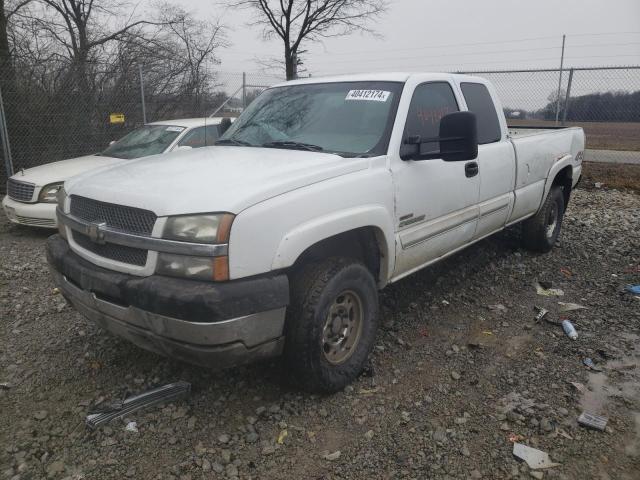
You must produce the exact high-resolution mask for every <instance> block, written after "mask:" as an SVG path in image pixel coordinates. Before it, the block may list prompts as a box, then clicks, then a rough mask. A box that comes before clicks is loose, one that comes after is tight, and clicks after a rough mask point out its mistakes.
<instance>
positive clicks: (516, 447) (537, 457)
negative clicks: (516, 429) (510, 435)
mask: <svg viewBox="0 0 640 480" xmlns="http://www.w3.org/2000/svg"><path fill="white" fill-rule="evenodd" d="M513 455H514V456H516V457H517V458H519V459H520V460H524V461H525V462H527V465H529V468H531V469H532V470H541V469H543V468H552V467H557V466H559V465H560V464H559V463H556V462H552V461H551V459H550V458H549V454H548V453H547V452H543V451H542V450H538V449H536V448H531V447H528V446H526V445H523V444H522V443H514V444H513Z"/></svg>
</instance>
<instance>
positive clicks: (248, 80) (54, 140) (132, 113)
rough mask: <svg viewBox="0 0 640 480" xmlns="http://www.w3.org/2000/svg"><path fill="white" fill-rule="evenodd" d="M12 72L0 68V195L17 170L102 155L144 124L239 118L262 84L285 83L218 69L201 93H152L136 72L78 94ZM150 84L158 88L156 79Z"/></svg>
mask: <svg viewBox="0 0 640 480" xmlns="http://www.w3.org/2000/svg"><path fill="white" fill-rule="evenodd" d="M9 73H10V72H0V95H1V96H2V105H1V106H0V143H1V145H0V192H1V193H5V191H6V181H7V178H8V177H9V176H11V174H12V173H14V172H16V171H18V170H20V169H22V168H24V169H26V168H30V167H35V166H38V165H42V164H45V163H50V162H55V161H58V160H63V159H68V158H74V157H79V156H82V155H87V154H91V153H94V152H99V151H101V150H103V149H104V148H106V147H107V146H108V145H109V143H110V142H111V141H113V140H117V139H119V138H121V137H122V136H124V135H125V134H127V133H129V132H130V131H131V130H133V129H135V128H137V127H139V126H141V125H142V124H144V123H145V122H146V123H148V122H154V121H160V120H171V119H180V118H192V117H207V116H210V115H212V114H214V113H215V115H216V116H228V117H235V116H238V115H239V114H240V112H242V110H243V108H244V106H246V105H248V104H249V103H250V102H251V101H252V100H253V99H254V98H255V97H256V96H258V95H259V94H260V93H261V92H262V91H263V90H264V89H265V88H267V87H269V86H271V85H273V84H275V83H278V82H281V81H282V78H278V77H275V76H269V75H261V74H244V73H224V72H219V73H215V74H211V75H209V76H208V82H207V84H206V88H202V89H201V91H198V89H192V90H195V91H190V92H188V93H184V92H183V91H177V92H176V91H172V89H170V88H169V89H168V88H162V89H160V90H162V91H161V92H160V93H156V92H154V91H150V90H151V89H150V88H145V87H148V85H147V84H146V82H145V73H144V71H142V69H140V70H139V71H138V72H136V73H137V75H132V76H130V78H129V79H128V80H127V81H122V82H118V84H114V85H106V86H102V87H101V88H100V89H92V93H91V94H88V95H81V93H79V92H82V90H81V89H77V88H74V89H71V88H69V89H66V88H60V87H59V86H57V87H56V88H47V86H46V85H45V86H43V85H42V84H38V85H28V84H25V83H24V82H19V81H18V82H16V81H15V78H8V75H9ZM167 81H168V82H169V81H170V79H167ZM153 86H154V87H156V88H157V81H156V82H154V84H153ZM2 107H4V108H3V109H2ZM3 112H4V115H2V113H3Z"/></svg>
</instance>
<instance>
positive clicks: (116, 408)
mask: <svg viewBox="0 0 640 480" xmlns="http://www.w3.org/2000/svg"><path fill="white" fill-rule="evenodd" d="M190 391H191V384H190V383H189V382H176V383H170V384H168V385H164V386H162V387H158V388H154V389H152V390H149V391H147V392H144V393H141V394H139V395H134V396H132V397H129V398H127V399H125V400H123V401H121V402H114V403H112V404H109V405H107V406H106V407H104V408H99V409H97V410H94V411H93V412H90V413H89V414H88V415H87V418H86V419H85V422H86V424H87V426H88V427H89V428H92V429H93V428H96V427H98V426H99V425H102V424H103V423H107V422H110V421H111V420H115V419H116V418H122V417H125V416H127V415H128V414H130V413H133V412H135V411H138V410H140V409H142V408H146V407H151V406H153V405H157V404H158V403H162V402H166V401H169V400H175V399H176V398H179V397H182V396H183V395H187V394H188V393H189V392H190Z"/></svg>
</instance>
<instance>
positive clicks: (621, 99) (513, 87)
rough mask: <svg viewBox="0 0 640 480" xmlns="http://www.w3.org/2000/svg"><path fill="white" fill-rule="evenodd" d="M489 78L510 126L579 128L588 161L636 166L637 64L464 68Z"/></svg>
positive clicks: (639, 134) (639, 147)
mask: <svg viewBox="0 0 640 480" xmlns="http://www.w3.org/2000/svg"><path fill="white" fill-rule="evenodd" d="M464 73H468V74H471V75H477V76H480V77H484V78H487V79H489V80H490V81H491V82H492V83H493V84H494V85H495V87H496V89H497V90H498V94H499V96H500V100H501V101H502V106H503V108H504V113H505V115H506V117H507V123H508V124H509V125H511V126H523V125H527V126H540V127H546V126H549V127H553V126H562V125H567V126H579V127H582V128H583V129H584V131H585V134H586V137H587V153H586V157H585V158H586V159H587V160H591V161H603V162H607V161H615V162H619V163H638V164H640V66H632V67H600V68H568V69H565V70H563V71H560V70H559V69H555V70H554V69H544V70H500V71H475V72H464Z"/></svg>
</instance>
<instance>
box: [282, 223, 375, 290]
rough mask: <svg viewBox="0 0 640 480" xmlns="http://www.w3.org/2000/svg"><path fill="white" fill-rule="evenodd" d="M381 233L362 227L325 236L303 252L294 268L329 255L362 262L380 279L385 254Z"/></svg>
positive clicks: (371, 228)
mask: <svg viewBox="0 0 640 480" xmlns="http://www.w3.org/2000/svg"><path fill="white" fill-rule="evenodd" d="M381 235H382V232H381V231H380V230H379V229H377V228H375V227H362V228H356V229H354V230H349V231H348V232H343V233H339V234H337V235H334V236H332V237H329V238H325V239H324V240H321V241H319V242H318V243H315V244H313V245H311V246H310V247H309V248H307V249H306V250H305V251H304V252H302V253H301V254H300V256H299V257H298V258H297V260H296V262H295V263H294V265H293V268H294V269H295V268H297V267H299V266H301V265H304V264H307V263H310V262H314V261H317V260H323V259H325V258H328V257H345V258H352V259H354V260H358V261H360V262H362V263H363V264H364V265H365V266H366V267H367V269H369V271H370V272H371V274H372V275H373V278H375V279H376V281H380V280H381V273H382V269H383V265H382V262H381V259H382V257H383V256H384V251H383V249H382V248H381V247H380V242H381V241H383V240H381V239H380V236H381Z"/></svg>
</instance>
